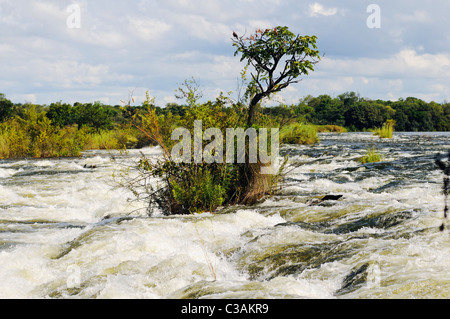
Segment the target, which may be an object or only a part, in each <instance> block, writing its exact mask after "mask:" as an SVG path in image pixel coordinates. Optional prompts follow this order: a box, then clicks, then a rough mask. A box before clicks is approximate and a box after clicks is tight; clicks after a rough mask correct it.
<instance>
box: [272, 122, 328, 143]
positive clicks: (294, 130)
mask: <svg viewBox="0 0 450 319" xmlns="http://www.w3.org/2000/svg"><path fill="white" fill-rule="evenodd" d="M280 140H281V143H286V144H316V143H318V142H319V138H318V136H317V127H316V126H315V125H308V124H302V123H294V124H290V125H288V126H285V127H283V128H282V129H281V130H280Z"/></svg>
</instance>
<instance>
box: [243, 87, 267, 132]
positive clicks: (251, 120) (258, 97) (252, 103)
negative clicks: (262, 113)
mask: <svg viewBox="0 0 450 319" xmlns="http://www.w3.org/2000/svg"><path fill="white" fill-rule="evenodd" d="M263 97H264V95H263V94H261V93H258V94H256V95H255V96H254V97H253V98H252V100H251V101H250V105H249V107H248V118H247V126H248V127H251V126H252V125H253V123H254V122H255V114H256V106H257V105H258V103H259V102H260V101H261V100H262V98H263Z"/></svg>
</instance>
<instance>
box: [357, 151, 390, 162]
mask: <svg viewBox="0 0 450 319" xmlns="http://www.w3.org/2000/svg"><path fill="white" fill-rule="evenodd" d="M383 160H384V156H383V155H382V154H380V153H379V152H378V151H377V150H376V148H375V147H371V148H369V149H367V152H366V155H364V156H363V157H361V158H360V159H359V162H361V164H367V163H374V162H381V161H383Z"/></svg>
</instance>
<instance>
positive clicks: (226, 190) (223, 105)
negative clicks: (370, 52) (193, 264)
mask: <svg viewBox="0 0 450 319" xmlns="http://www.w3.org/2000/svg"><path fill="white" fill-rule="evenodd" d="M234 38H235V39H234V40H233V45H234V46H235V47H236V53H235V55H238V54H240V55H241V56H242V57H241V61H244V60H245V61H246V62H247V66H246V67H245V69H244V71H243V72H242V74H241V78H242V81H243V82H245V83H246V92H245V94H244V96H243V98H242V100H240V101H238V102H237V103H236V102H233V101H231V100H230V99H229V98H227V97H225V96H224V95H223V94H220V96H219V97H217V98H216V100H215V101H209V102H207V103H204V104H201V103H198V100H199V99H200V98H201V93H200V91H199V89H198V85H197V83H196V82H195V80H190V81H185V83H184V85H183V87H181V88H179V89H178V91H177V92H178V97H180V98H184V99H186V102H187V106H186V107H185V108H184V110H183V114H182V115H181V114H179V115H174V114H172V113H170V112H169V113H165V114H158V113H157V109H156V107H154V105H153V102H154V101H153V100H151V99H148V98H147V101H146V103H144V104H145V105H146V107H147V112H146V113H144V114H137V115H136V116H134V121H135V124H136V126H137V127H138V128H139V129H140V131H141V132H145V134H146V135H147V136H149V137H150V138H151V140H152V141H153V142H154V143H156V144H157V145H159V146H161V149H162V150H163V159H161V160H159V161H156V162H155V161H153V162H152V161H151V160H150V159H148V158H145V156H143V157H142V158H141V159H140V161H139V163H138V165H137V168H138V176H139V177H138V178H136V177H135V176H134V175H133V177H130V178H129V179H128V181H127V183H126V184H125V185H124V186H127V187H128V188H129V189H131V190H132V191H133V193H134V194H136V195H137V197H138V198H139V197H143V200H145V201H146V202H148V203H150V206H149V213H152V211H153V209H154V208H159V209H161V211H162V212H164V213H165V214H189V213H199V212H205V211H211V212H214V211H215V210H216V209H217V208H218V207H220V206H228V205H234V204H241V205H252V204H254V203H256V202H257V201H258V200H259V199H261V198H262V197H263V196H264V195H266V194H270V193H271V192H272V191H273V190H274V189H275V188H276V187H277V182H278V180H279V178H280V176H281V174H282V173H281V172H282V169H283V165H282V166H281V168H280V170H279V171H278V172H276V173H275V174H263V172H262V168H264V166H267V165H269V164H270V163H263V162H262V160H261V158H259V159H258V161H256V162H255V163H250V161H249V158H250V152H251V151H250V145H247V146H245V147H244V148H245V152H244V154H243V155H244V157H245V160H244V161H243V162H242V163H239V162H238V161H237V158H236V157H235V158H233V159H229V158H227V159H226V161H225V160H224V157H223V154H220V152H219V151H218V149H222V150H223V149H225V148H226V147H228V146H230V145H231V146H230V147H231V148H234V154H236V153H237V147H238V144H239V143H236V142H235V140H234V138H233V140H232V143H229V142H230V141H225V140H224V139H222V140H218V144H214V148H213V149H211V153H210V154H209V155H206V157H207V158H209V157H208V156H210V157H215V156H217V155H218V156H219V158H218V159H217V158H215V160H214V161H212V163H211V162H210V161H205V158H203V159H202V160H201V161H198V160H196V154H189V155H188V158H187V159H186V158H185V159H184V161H183V163H178V162H177V161H175V159H174V158H173V154H172V153H171V150H173V146H174V141H173V140H171V138H170V137H171V134H172V132H173V131H174V129H175V128H177V127H183V128H185V129H187V130H189V133H190V136H193V137H194V140H195V138H197V136H195V134H197V133H198V132H197V131H196V130H195V129H194V127H193V123H194V121H200V120H201V121H202V123H203V125H204V127H205V129H209V128H215V129H217V130H218V131H219V133H217V131H216V133H215V134H219V135H220V136H227V134H226V130H227V129H229V128H242V129H243V130H247V129H248V130H251V129H255V130H256V129H258V128H261V127H267V126H266V125H267V124H270V125H276V127H279V126H280V125H281V124H282V122H283V121H284V118H276V117H275V118H274V117H270V116H267V115H265V114H261V112H259V109H260V102H261V101H262V99H264V98H270V96H271V95H272V94H274V93H276V92H279V91H281V90H282V89H284V88H286V87H287V86H289V85H290V84H291V83H295V82H296V81H295V79H296V78H297V77H298V76H300V75H301V74H308V71H313V64H314V63H316V60H314V59H317V60H318V59H319V56H318V51H317V50H315V49H316V46H315V40H316V38H315V37H308V36H297V35H295V34H293V33H292V32H290V31H289V30H288V28H287V27H276V28H273V29H267V30H265V31H263V30H256V32H255V34H254V35H251V36H250V37H244V36H242V37H239V36H238V35H237V34H236V33H234ZM283 59H284V60H283ZM283 61H285V62H283ZM283 64H284V65H283ZM279 66H280V68H281V72H280V69H278V67H279ZM249 68H251V71H250V72H251V80H250V81H247V80H246V74H247V72H248V70H249ZM246 105H248V107H246ZM287 120H289V119H287ZM272 127H274V126H272ZM293 131H295V130H293ZM294 134H296V135H298V134H297V132H294ZM314 134H317V133H316V131H315V130H314ZM297 137H298V136H297ZM184 138H185V137H183V139H184ZM215 138H216V139H217V136H215ZM261 138H262V137H261V136H259V139H261ZM265 138H267V136H265ZM199 140H200V141H201V143H202V146H203V147H202V148H201V149H202V150H203V149H205V146H206V147H208V146H210V144H209V143H210V141H205V139H202V138H201V137H200V138H199ZM256 142H257V141H256ZM260 142H261V141H260ZM194 144H195V142H194ZM257 144H258V145H260V144H259V143H257ZM188 149H189V150H190V149H191V146H189V147H188ZM272 152H273V150H272ZM202 155H204V153H203V154H202ZM268 155H269V154H268ZM227 156H228V154H227ZM155 178H158V179H159V181H160V183H159V184H155V183H149V182H148V181H149V180H152V179H153V180H154V179H155Z"/></svg>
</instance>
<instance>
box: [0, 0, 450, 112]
mask: <svg viewBox="0 0 450 319" xmlns="http://www.w3.org/2000/svg"><path fill="white" fill-rule="evenodd" d="M449 16H450V1H448V0H395V1H392V0H391V1H387V0H369V1H367V0H357V1H355V0H317V1H314V0H312V1H309V0H307V1H303V0H294V1H290V0H220V1H218V0H165V1H160V0H141V1H117V0H95V1H87V0H80V1H64V0H58V1H56V0H43V1H30V0H27V1H25V0H0V93H4V94H5V95H6V97H7V98H8V99H10V100H12V101H13V102H15V103H26V102H31V103H37V104H50V103H53V102H57V101H62V102H66V103H74V102H82V103H87V102H94V101H100V102H103V103H105V104H110V105H117V104H119V105H120V104H121V100H124V101H127V100H128V99H129V97H130V96H133V98H134V99H135V103H134V104H135V105H140V104H141V103H142V102H143V101H144V100H145V95H146V92H148V94H149V95H150V96H151V97H154V98H155V99H156V104H158V105H161V106H165V105H166V104H167V103H174V102H175V103H182V102H183V101H180V100H177V99H176V97H175V94H176V93H175V90H176V89H177V88H178V87H180V86H181V85H182V83H183V82H184V80H186V79H191V78H194V79H196V81H197V82H198V83H199V84H200V87H201V90H202V92H203V99H204V100H209V99H214V98H215V97H216V96H217V95H218V94H219V93H220V92H221V91H222V92H230V91H231V92H232V93H230V97H231V98H237V96H238V94H237V93H236V92H238V87H239V79H240V71H241V70H242V68H243V67H244V62H240V58H239V57H235V56H234V51H235V48H234V47H233V46H232V40H231V38H232V33H233V31H236V32H237V33H238V34H250V33H252V32H254V31H255V30H256V29H258V28H261V29H265V28H271V27H275V26H288V27H289V29H290V30H291V31H292V32H293V33H295V34H301V35H316V36H317V38H318V39H317V46H318V49H319V51H320V52H321V54H324V57H323V58H322V60H321V61H320V63H318V64H317V65H316V66H315V71H314V72H312V73H310V74H309V75H305V76H303V77H302V81H300V82H299V83H297V84H293V85H291V86H289V87H288V88H286V89H285V90H284V91H283V92H281V93H279V94H277V96H275V98H274V100H273V101H272V102H270V103H275V104H277V103H286V104H293V103H297V102H298V101H299V99H301V98H303V97H305V96H307V95H313V96H319V95H321V94H328V95H330V96H332V97H336V96H338V95H340V94H342V93H345V92H350V91H354V92H357V93H358V94H359V95H360V96H361V97H365V98H370V99H383V100H393V101H395V100H398V99H399V98H406V97H409V96H414V97H417V98H421V99H423V100H425V101H435V102H438V103H442V102H444V101H450V23H449V21H448V17H449Z"/></svg>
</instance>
